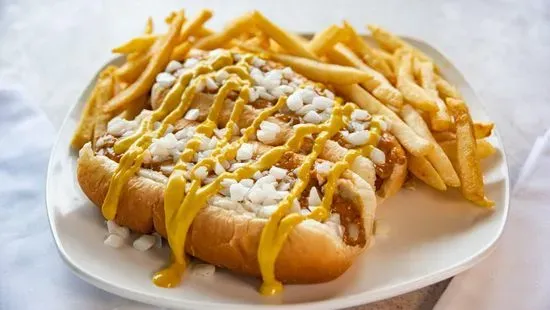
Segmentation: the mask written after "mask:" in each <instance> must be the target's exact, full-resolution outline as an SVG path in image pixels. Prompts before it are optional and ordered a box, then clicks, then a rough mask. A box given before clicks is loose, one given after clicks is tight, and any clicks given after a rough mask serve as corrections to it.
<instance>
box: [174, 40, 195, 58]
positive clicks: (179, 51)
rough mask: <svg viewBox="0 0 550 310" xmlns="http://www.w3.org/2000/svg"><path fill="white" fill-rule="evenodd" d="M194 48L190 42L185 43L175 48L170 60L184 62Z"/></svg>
mask: <svg viewBox="0 0 550 310" xmlns="http://www.w3.org/2000/svg"><path fill="white" fill-rule="evenodd" d="M191 48H193V44H192V43H191V42H189V41H184V42H182V43H180V44H179V45H178V46H176V47H175V48H174V51H173V52H172V56H170V59H173V60H178V61H182V60H184V59H185V57H187V53H189V51H190V50H191Z"/></svg>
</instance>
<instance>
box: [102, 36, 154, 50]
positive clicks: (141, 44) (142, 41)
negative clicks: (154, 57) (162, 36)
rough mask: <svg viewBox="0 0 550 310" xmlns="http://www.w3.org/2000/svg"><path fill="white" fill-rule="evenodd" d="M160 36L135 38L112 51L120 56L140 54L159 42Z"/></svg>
mask: <svg viewBox="0 0 550 310" xmlns="http://www.w3.org/2000/svg"><path fill="white" fill-rule="evenodd" d="M157 38H158V36H156V35H152V34H146V35H143V36H139V37H135V38H133V39H131V40H130V41H128V42H125V43H123V44H121V45H119V46H117V47H115V48H113V49H112V52H113V53H118V54H130V53H139V52H143V51H146V50H148V49H149V48H150V47H151V45H153V43H155V41H156V40H157Z"/></svg>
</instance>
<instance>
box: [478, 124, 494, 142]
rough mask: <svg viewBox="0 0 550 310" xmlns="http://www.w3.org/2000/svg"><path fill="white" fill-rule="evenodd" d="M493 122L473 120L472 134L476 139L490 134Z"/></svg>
mask: <svg viewBox="0 0 550 310" xmlns="http://www.w3.org/2000/svg"><path fill="white" fill-rule="evenodd" d="M494 127H495V124H494V123H491V122H475V123H474V136H475V137H476V139H482V138H486V137H488V136H490V135H491V134H492V133H493V128H494Z"/></svg>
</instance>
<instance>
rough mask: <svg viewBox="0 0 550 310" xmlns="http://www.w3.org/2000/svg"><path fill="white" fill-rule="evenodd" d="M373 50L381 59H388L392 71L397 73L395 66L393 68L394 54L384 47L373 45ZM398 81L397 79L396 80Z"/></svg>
mask: <svg viewBox="0 0 550 310" xmlns="http://www.w3.org/2000/svg"><path fill="white" fill-rule="evenodd" d="M371 50H372V52H373V53H374V54H376V56H377V57H378V58H380V59H384V61H386V63H387V64H388V66H389V67H390V68H391V70H392V72H394V74H395V68H393V56H392V54H390V53H388V52H386V51H384V50H382V49H379V48H375V47H371ZM396 82H397V80H396Z"/></svg>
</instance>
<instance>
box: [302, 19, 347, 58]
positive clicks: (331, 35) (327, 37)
mask: <svg viewBox="0 0 550 310" xmlns="http://www.w3.org/2000/svg"><path fill="white" fill-rule="evenodd" d="M346 37H347V36H346V32H345V31H344V29H342V28H340V27H338V26H336V25H330V26H329V27H328V28H326V29H325V30H323V31H319V32H317V33H316V34H315V36H313V39H311V41H309V43H308V46H307V48H308V49H309V50H310V51H311V52H312V53H313V54H315V55H318V56H321V55H323V54H324V53H325V51H326V50H327V49H329V48H331V47H332V46H334V45H335V44H336V43H338V42H342V41H345V40H346V39H347V38H346Z"/></svg>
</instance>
